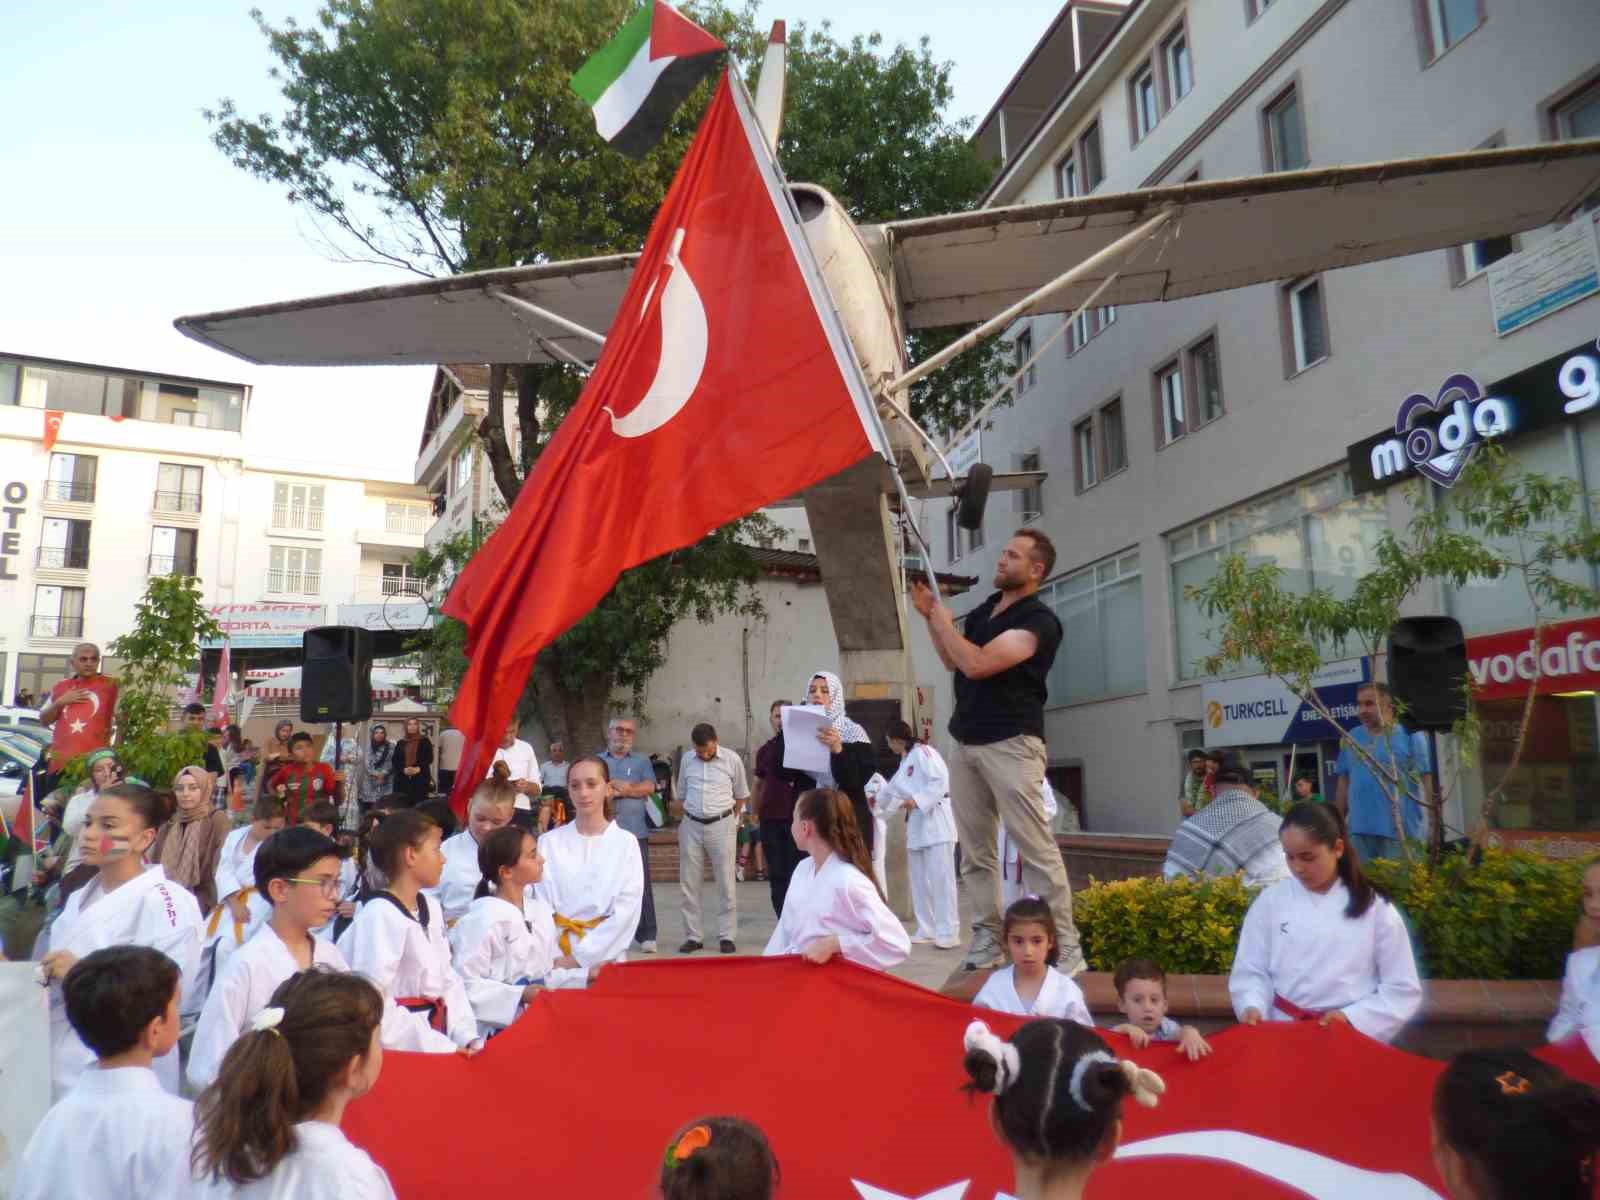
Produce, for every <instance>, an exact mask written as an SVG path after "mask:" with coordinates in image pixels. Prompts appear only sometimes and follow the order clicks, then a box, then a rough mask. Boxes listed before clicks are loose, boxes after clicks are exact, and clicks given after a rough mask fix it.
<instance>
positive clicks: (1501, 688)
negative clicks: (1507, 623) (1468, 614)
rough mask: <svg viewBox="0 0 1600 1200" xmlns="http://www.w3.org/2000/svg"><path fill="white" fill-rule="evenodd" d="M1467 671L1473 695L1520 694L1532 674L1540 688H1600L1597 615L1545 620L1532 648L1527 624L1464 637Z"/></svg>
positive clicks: (1599, 621) (1525, 690) (1493, 697)
mask: <svg viewBox="0 0 1600 1200" xmlns="http://www.w3.org/2000/svg"><path fill="white" fill-rule="evenodd" d="M1467 672H1468V674H1469V675H1470V676H1471V678H1472V694H1473V696H1474V697H1476V698H1477V699H1479V700H1501V699H1505V698H1508V697H1513V696H1526V695H1527V694H1528V686H1529V684H1531V683H1532V682H1533V680H1534V678H1535V677H1537V678H1538V680H1539V691H1540V692H1544V693H1549V692H1592V691H1600V617H1586V618H1584V619H1582V620H1578V621H1563V622H1561V623H1560V624H1557V625H1547V626H1545V628H1544V631H1543V633H1542V634H1541V636H1540V638H1539V643H1538V648H1537V650H1535V647H1534V639H1533V630H1532V629H1513V630H1511V631H1510V632H1509V633H1494V634H1490V635H1489V636H1487V637H1477V638H1469V639H1468V640H1467Z"/></svg>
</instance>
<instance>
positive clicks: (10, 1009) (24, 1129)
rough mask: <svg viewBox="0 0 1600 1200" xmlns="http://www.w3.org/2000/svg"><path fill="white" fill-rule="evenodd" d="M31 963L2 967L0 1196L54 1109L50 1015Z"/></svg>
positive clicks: (8, 964) (45, 997) (6, 1192)
mask: <svg viewBox="0 0 1600 1200" xmlns="http://www.w3.org/2000/svg"><path fill="white" fill-rule="evenodd" d="M34 965H35V964H33V963H0V1196H8V1195H10V1194H11V1187H12V1184H13V1183H15V1181H16V1172H17V1159H19V1158H21V1157H22V1151H23V1150H24V1149H25V1148H26V1147H27V1145H28V1139H29V1138H31V1137H32V1136H33V1131H34V1129H35V1128H37V1127H38V1124H39V1122H40V1121H42V1120H44V1113H45V1109H47V1108H49V1107H50V1010H49V1003H48V996H47V993H46V992H45V990H44V988H42V987H40V986H39V984H38V982H37V981H36V979H35V977H34Z"/></svg>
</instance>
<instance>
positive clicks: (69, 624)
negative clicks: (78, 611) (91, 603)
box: [33, 613, 83, 638]
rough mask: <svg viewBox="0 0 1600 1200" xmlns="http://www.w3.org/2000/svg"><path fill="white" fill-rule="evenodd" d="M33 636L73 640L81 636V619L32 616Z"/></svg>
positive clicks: (39, 614) (47, 615)
mask: <svg viewBox="0 0 1600 1200" xmlns="http://www.w3.org/2000/svg"><path fill="white" fill-rule="evenodd" d="M33 636H34V637H40V638H69V637H71V638H75V637H82V636H83V618H82V617H61V616H51V615H49V614H46V613H34V614H33Z"/></svg>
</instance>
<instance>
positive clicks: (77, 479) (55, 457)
mask: <svg viewBox="0 0 1600 1200" xmlns="http://www.w3.org/2000/svg"><path fill="white" fill-rule="evenodd" d="M99 466H100V460H99V459H97V458H96V457H95V456H94V455H92V454H52V455H51V456H50V478H49V479H47V480H45V485H44V498H45V499H46V500H70V501H73V502H75V503H78V504H90V503H92V502H93V501H94V484H95V477H96V475H97V474H98V473H99Z"/></svg>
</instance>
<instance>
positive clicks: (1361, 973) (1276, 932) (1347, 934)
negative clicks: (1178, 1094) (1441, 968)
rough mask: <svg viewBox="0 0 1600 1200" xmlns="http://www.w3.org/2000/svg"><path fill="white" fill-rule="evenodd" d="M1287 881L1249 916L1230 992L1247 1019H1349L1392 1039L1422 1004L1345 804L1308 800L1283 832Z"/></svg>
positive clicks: (1392, 914) (1391, 912) (1398, 927)
mask: <svg viewBox="0 0 1600 1200" xmlns="http://www.w3.org/2000/svg"><path fill="white" fill-rule="evenodd" d="M1278 840H1279V841H1281V842H1282V843H1283V851H1284V856H1285V857H1286V858H1287V859H1288V860H1289V878H1288V879H1284V880H1280V881H1279V882H1278V883H1275V884H1273V885H1272V886H1271V887H1269V888H1267V889H1266V890H1265V891H1263V892H1262V893H1261V894H1260V895H1259V896H1257V897H1256V898H1255V900H1254V901H1253V902H1252V903H1251V905H1250V910H1249V911H1248V912H1247V913H1245V917H1244V928H1243V929H1241V930H1240V932H1239V947H1238V950H1237V951H1236V952H1235V954H1234V959H1233V971H1232V973H1231V974H1230V975H1229V976H1228V991H1229V993H1230V994H1231V995H1232V997H1233V1011H1234V1012H1235V1013H1236V1014H1238V1017H1239V1020H1241V1021H1242V1022H1244V1023H1245V1024H1246V1025H1254V1024H1256V1023H1258V1022H1260V1021H1262V1020H1268V1021H1307V1020H1318V1021H1320V1022H1321V1023H1322V1024H1323V1025H1327V1024H1328V1023H1329V1022H1330V1021H1344V1022H1346V1023H1347V1024H1350V1025H1353V1026H1354V1027H1355V1028H1356V1029H1358V1030H1360V1031H1361V1032H1362V1033H1364V1034H1366V1035H1367V1036H1368V1037H1370V1038H1376V1039H1377V1040H1378V1041H1380V1042H1390V1041H1393V1040H1394V1037H1395V1035H1396V1034H1398V1033H1399V1032H1400V1029H1401V1027H1402V1026H1403V1025H1405V1023H1406V1022H1407V1021H1409V1020H1410V1019H1411V1018H1412V1017H1413V1016H1415V1015H1416V1012H1417V1009H1418V1008H1420V1007H1421V1006H1422V984H1421V983H1420V982H1419V981H1418V979H1417V963H1416V959H1415V958H1414V957H1413V956H1412V953H1411V942H1410V940H1409V939H1408V938H1407V937H1406V927H1405V925H1404V923H1403V922H1402V921H1401V920H1400V914H1399V913H1397V912H1396V911H1395V909H1394V906H1393V905H1392V904H1390V903H1389V902H1388V901H1387V900H1385V899H1384V898H1383V897H1381V896H1379V895H1378V894H1377V893H1376V892H1375V891H1373V890H1372V884H1371V883H1369V882H1368V881H1367V878H1366V876H1364V875H1363V874H1362V873H1361V862H1360V858H1359V856H1358V855H1357V854H1356V849H1355V846H1354V845H1353V844H1352V843H1351V841H1350V839H1349V837H1348V836H1347V835H1346V832H1345V827H1344V820H1343V818H1341V817H1340V815H1339V810H1338V809H1336V808H1333V807H1332V806H1331V805H1325V804H1315V803H1310V802H1302V803H1300V804H1296V805H1295V806H1294V807H1293V808H1291V809H1290V810H1289V811H1288V813H1287V814H1286V815H1285V816H1284V818H1283V826H1282V828H1281V830H1280V832H1279V834H1278Z"/></svg>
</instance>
